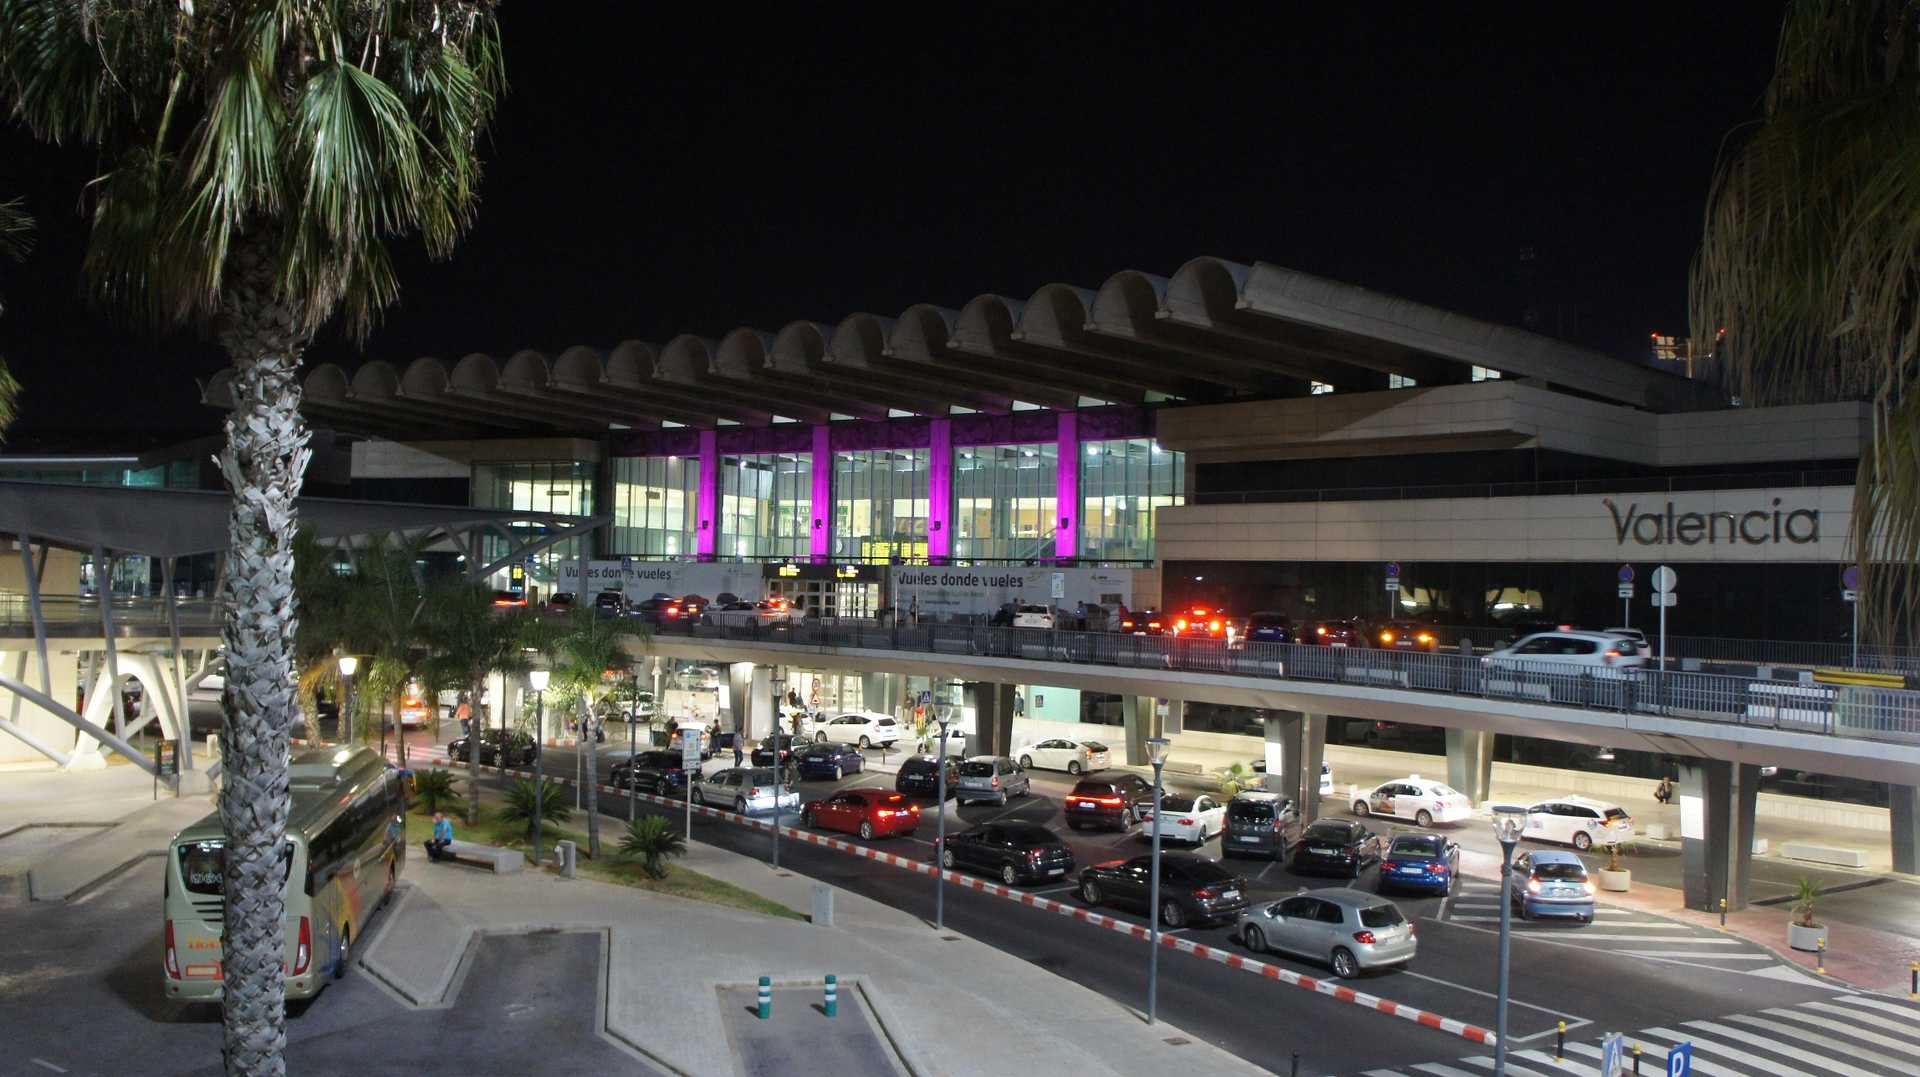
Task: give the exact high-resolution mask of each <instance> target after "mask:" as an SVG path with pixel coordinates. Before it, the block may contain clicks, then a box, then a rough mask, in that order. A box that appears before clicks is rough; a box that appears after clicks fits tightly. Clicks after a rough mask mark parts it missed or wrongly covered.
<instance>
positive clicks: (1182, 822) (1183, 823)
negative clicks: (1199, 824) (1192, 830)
mask: <svg viewBox="0 0 1920 1077" xmlns="http://www.w3.org/2000/svg"><path fill="white" fill-rule="evenodd" d="M1180 825H1181V826H1192V825H1193V820H1191V819H1182V820H1180Z"/></svg>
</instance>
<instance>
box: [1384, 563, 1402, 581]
mask: <svg viewBox="0 0 1920 1077" xmlns="http://www.w3.org/2000/svg"><path fill="white" fill-rule="evenodd" d="M1387 578H1388V579H1393V580H1397V579H1399V578H1400V562H1398V561H1388V562H1387Z"/></svg>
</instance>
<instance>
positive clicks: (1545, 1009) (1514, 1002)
mask: <svg viewBox="0 0 1920 1077" xmlns="http://www.w3.org/2000/svg"><path fill="white" fill-rule="evenodd" d="M1395 975H1399V976H1411V977H1413V978H1414V979H1416V980H1425V981H1427V982H1428V983H1435V984H1439V985H1440V986H1442V987H1451V988H1454V989H1455V990H1458V991H1465V992H1466V993H1467V994H1469V995H1479V996H1480V997H1481V998H1490V999H1498V998H1499V997H1500V996H1499V995H1496V994H1494V993H1493V992H1491V991H1482V990H1481V989H1479V988H1477V987H1468V986H1467V985H1466V984H1463V983H1455V982H1453V981H1452V980H1442V979H1441V978H1440V977H1438V976H1429V975H1427V974H1426V973H1424V972H1415V971H1413V970H1412V969H1405V968H1403V969H1399V970H1397V971H1396V973H1395ZM1507 1004H1508V1005H1509V1006H1525V1007H1526V1008H1527V1009H1529V1010H1539V1011H1540V1012H1541V1013H1550V1014H1552V1015H1553V1016H1555V1017H1564V1018H1566V1019H1567V1027H1568V1028H1570V1029H1572V1028H1579V1027H1580V1026H1581V1025H1590V1024H1592V1023H1593V1022H1592V1021H1589V1020H1587V1019H1586V1018H1584V1017H1581V1016H1579V1015H1578V1014H1571V1013H1567V1012H1566V1011H1564V1010H1556V1009H1554V1008H1552V1007H1551V1006H1541V1005H1537V1004H1535V1003H1532V1002H1522V1001H1520V1000H1519V999H1517V998H1509V999H1508V1000H1507ZM1550 1031H1551V1030H1550Z"/></svg>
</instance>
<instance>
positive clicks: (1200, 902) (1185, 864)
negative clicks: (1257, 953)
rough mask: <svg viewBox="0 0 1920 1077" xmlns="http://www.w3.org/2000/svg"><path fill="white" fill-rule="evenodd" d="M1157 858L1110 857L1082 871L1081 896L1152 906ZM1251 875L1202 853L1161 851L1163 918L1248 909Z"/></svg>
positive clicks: (1173, 923) (1178, 923) (1190, 918)
mask: <svg viewBox="0 0 1920 1077" xmlns="http://www.w3.org/2000/svg"><path fill="white" fill-rule="evenodd" d="M1152 883H1153V858H1152V857H1151V856H1136V857H1134V858H1133V859H1131V860H1109V861H1107V862H1106V863H1104V864H1094V865H1091V866H1090V867H1088V868H1086V869H1085V870H1084V871H1082V872H1081V873H1080V900H1082V901H1084V902H1086V903H1087V904H1089V905H1119V906H1123V907H1127V908H1132V909H1137V910H1140V911H1142V912H1145V911H1146V910H1147V903H1148V901H1149V900H1150V897H1151V893H1152V891H1151V887H1152ZM1247 904H1248V901H1247V881H1246V880H1245V879H1243V878H1241V877H1240V876H1238V875H1235V874H1234V873H1233V872H1231V871H1228V870H1227V869H1225V868H1223V867H1221V866H1220V865H1218V864H1216V863H1214V862H1213V861H1211V860H1208V859H1207V858H1205V857H1201V856H1188V855H1184V854H1181V853H1162V854H1161V856H1160V910H1159V911H1160V922H1161V923H1162V924H1165V925H1166V926H1168V927H1185V926H1187V925H1188V924H1190V923H1207V922H1211V921H1216V920H1232V919H1234V918H1235V917H1237V916H1239V915H1240V914H1241V913H1242V912H1245V911H1246V909H1247Z"/></svg>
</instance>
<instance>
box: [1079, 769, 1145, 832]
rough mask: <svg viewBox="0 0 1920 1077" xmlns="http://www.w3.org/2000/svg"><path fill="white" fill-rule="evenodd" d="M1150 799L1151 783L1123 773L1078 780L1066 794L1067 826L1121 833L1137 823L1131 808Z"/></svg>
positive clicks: (1138, 776) (1111, 773)
mask: <svg viewBox="0 0 1920 1077" xmlns="http://www.w3.org/2000/svg"><path fill="white" fill-rule="evenodd" d="M1152 799H1153V783H1152V782H1150V781H1148V780H1146V779H1145V778H1142V777H1141V776H1140V775H1138V774H1133V773H1130V772H1128V771H1124V770H1115V771H1107V772H1106V773H1104V774H1096V775H1094V776H1093V777H1090V778H1082V779H1081V780H1080V783H1079V784H1078V785H1075V786H1074V787H1073V792H1071V793H1068V794H1067V808H1066V811H1067V826H1068V827H1070V828H1072V829H1074V830H1078V829H1080V828H1081V827H1083V826H1101V827H1106V828H1108V829H1111V830H1125V829H1127V828H1128V827H1131V826H1132V825H1133V824H1134V823H1135V822H1137V821H1138V820H1137V819H1136V817H1135V816H1134V814H1133V806H1134V805H1135V804H1136V803H1138V802H1140V801H1142V800H1152Z"/></svg>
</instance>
